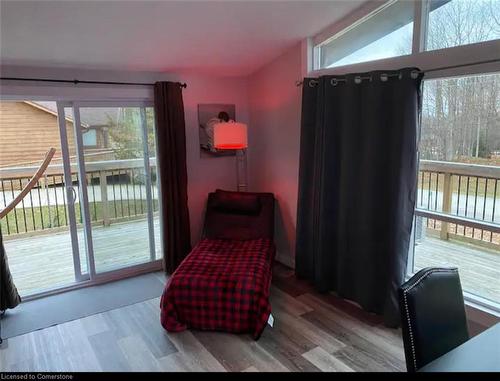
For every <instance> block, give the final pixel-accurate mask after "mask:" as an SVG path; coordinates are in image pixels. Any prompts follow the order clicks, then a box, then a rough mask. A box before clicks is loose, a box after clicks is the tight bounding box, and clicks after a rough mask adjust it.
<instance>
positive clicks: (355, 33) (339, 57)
mask: <svg viewBox="0 0 500 381" xmlns="http://www.w3.org/2000/svg"><path fill="white" fill-rule="evenodd" d="M416 11H417V12H416ZM416 13H420V16H419V18H418V20H415V14H416ZM499 38H500V0H423V1H410V0H408V1H406V0H391V1H388V2H386V3H384V4H383V5H382V6H380V7H379V8H377V9H375V10H374V11H372V12H370V13H369V14H367V15H365V16H364V17H361V18H359V19H358V20H353V23H352V24H351V25H350V26H348V27H347V28H344V29H342V30H340V31H338V32H336V33H334V34H333V35H332V36H329V37H328V38H326V39H324V38H323V39H322V40H320V41H317V40H315V46H314V50H315V54H314V69H315V70H319V69H327V68H334V67H339V66H346V65H352V64H357V63H362V62H369V61H375V60H380V59H387V58H393V57H400V56H405V55H410V54H418V53H419V52H421V51H424V50H427V51H432V50H437V49H445V48H451V47H456V46H463V45H469V44H474V43H479V42H485V41H492V40H497V39H499Z"/></svg>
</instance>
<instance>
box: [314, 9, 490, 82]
mask: <svg viewBox="0 0 500 381" xmlns="http://www.w3.org/2000/svg"><path fill="white" fill-rule="evenodd" d="M395 1H402V0H389V1H388V2H386V3H385V4H382V5H381V4H380V3H376V2H369V3H367V4H366V5H365V6H362V7H361V8H359V9H358V10H356V11H355V12H353V13H352V14H350V15H349V16H347V17H346V18H345V19H343V20H341V21H340V22H338V23H336V24H333V25H331V26H330V27H327V28H326V29H324V30H323V31H321V32H320V33H318V34H317V35H315V36H313V37H312V38H311V43H310V44H309V46H308V49H309V50H310V52H309V54H311V57H312V60H311V61H312V62H308V63H309V65H308V66H309V67H308V68H307V74H308V75H311V76H314V77H315V76H320V75H342V74H345V73H349V72H363V71H371V70H389V69H394V67H405V66H416V67H419V68H420V69H421V70H436V68H440V67H447V66H452V65H471V66H470V67H462V68H459V69H448V70H446V69H443V70H440V71H433V72H432V73H427V74H426V78H427V79H430V78H441V77H450V76H460V75H466V74H479V73H489V72H496V71H500V65H499V63H498V62H496V63H487V64H483V65H477V63H478V62H485V61H488V62H489V61H493V60H495V59H496V60H498V53H496V52H498V51H500V39H497V40H490V41H484V42H478V43H474V44H468V45H460V46H455V47H451V48H444V49H436V50H430V51H426V50H425V42H426V35H427V29H428V22H427V21H428V15H429V12H428V9H429V4H430V0H412V2H413V5H414V18H413V40H412V51H411V54H408V55H404V56H397V57H391V58H385V59H379V60H373V61H364V62H359V63H355V64H350V65H344V66H336V67H332V68H320V67H319V45H320V44H323V43H325V42H327V41H329V40H331V39H333V38H334V37H335V36H336V35H338V34H339V33H342V32H343V31H345V30H346V29H348V28H351V27H353V26H354V25H356V24H360V23H362V22H363V21H364V20H366V19H367V18H369V17H371V15H373V14H374V13H375V12H376V11H377V10H378V9H380V8H381V7H382V6H387V5H386V4H389V3H393V2H395ZM471 57H473V58H472V59H471Z"/></svg>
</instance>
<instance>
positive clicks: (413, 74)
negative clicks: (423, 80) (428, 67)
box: [410, 70, 419, 79]
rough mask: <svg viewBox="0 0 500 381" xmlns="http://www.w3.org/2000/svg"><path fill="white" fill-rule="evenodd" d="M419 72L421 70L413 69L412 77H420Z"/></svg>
mask: <svg viewBox="0 0 500 381" xmlns="http://www.w3.org/2000/svg"><path fill="white" fill-rule="evenodd" d="M418 74H419V72H418V71H417V70H412V71H411V72H410V77H411V79H417V78H418Z"/></svg>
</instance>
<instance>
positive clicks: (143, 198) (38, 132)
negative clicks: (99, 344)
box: [0, 102, 161, 298]
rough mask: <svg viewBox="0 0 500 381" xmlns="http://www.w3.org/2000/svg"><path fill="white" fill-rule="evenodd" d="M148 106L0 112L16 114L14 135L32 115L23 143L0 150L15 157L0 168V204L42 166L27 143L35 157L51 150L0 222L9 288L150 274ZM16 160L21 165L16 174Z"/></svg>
mask: <svg viewBox="0 0 500 381" xmlns="http://www.w3.org/2000/svg"><path fill="white" fill-rule="evenodd" d="M49 103H50V104H49ZM2 106H4V104H3V103H2ZM151 106H152V105H151V104H148V103H144V102H120V103H116V102H115V103H105V102H99V103H96V102H93V103H89V102H38V103H35V102H31V103H30V102H12V104H9V105H5V107H6V108H9V110H11V111H12V113H14V112H15V113H17V114H19V113H21V114H22V115H21V114H19V115H18V117H19V118H18V119H19V121H18V122H16V123H13V126H14V125H15V126H17V127H16V128H17V130H16V131H18V133H19V131H21V130H22V129H21V130H19V123H21V122H23V123H25V122H26V121H27V120H28V119H27V115H31V114H33V115H35V114H36V115H35V116H36V117H37V118H38V119H36V120H35V119H33V122H34V125H33V126H26V129H27V132H26V136H24V135H23V137H22V138H21V136H19V138H20V139H18V141H17V142H16V147H17V148H16V149H17V151H16V152H14V151H15V150H14V151H13V148H12V147H11V146H9V145H6V143H5V144H3V142H2V144H0V149H1V152H2V160H3V159H5V160H7V159H6V158H7V156H6V154H7V153H9V152H10V151H12V152H13V153H12V155H14V156H16V155H17V156H16V157H13V158H12V160H14V161H15V162H14V161H13V162H12V163H11V164H12V165H10V164H9V163H6V165H7V166H8V168H7V167H6V166H4V165H3V164H5V163H3V164H2V165H1V166H0V178H1V185H2V189H1V191H2V193H1V197H2V200H1V201H3V203H4V207H5V206H7V205H8V204H9V201H10V200H11V199H13V198H14V197H15V196H16V195H17V194H19V193H20V192H21V190H22V188H23V186H24V185H25V184H26V183H27V182H28V180H29V176H30V175H31V174H32V172H33V171H34V170H35V169H36V168H37V166H36V164H38V163H39V162H40V161H41V159H43V157H41V158H40V156H41V155H40V154H38V155H36V153H35V152H33V153H32V152H31V151H30V150H32V146H33V143H34V142H38V144H39V145H40V149H41V147H42V146H43V147H45V148H46V149H45V148H44V150H42V151H44V152H45V151H46V150H48V149H49V148H51V147H54V148H56V155H55V156H54V159H53V160H52V161H51V163H50V164H49V166H48V168H47V170H46V171H45V173H44V176H43V177H42V178H41V179H40V180H39V181H38V183H37V185H36V187H34V188H33V189H32V190H31V191H30V192H29V193H28V195H27V197H25V198H24V199H23V202H22V203H20V204H19V205H18V207H16V208H14V209H13V210H12V212H9V213H8V214H7V215H6V216H5V218H2V220H1V221H0V222H1V224H2V233H3V234H4V237H5V246H6V250H7V254H8V256H9V259H10V263H11V270H12V273H13V277H14V281H15V282H16V283H17V285H18V288H19V289H20V291H21V294H22V295H23V296H24V297H28V298H29V297H30V296H34V295H40V294H43V293H46V292H53V291H54V290H58V289H61V288H65V287H68V286H69V287H73V286H75V285H76V286H78V284H79V283H82V282H87V283H89V282H90V283H92V282H94V281H99V282H101V281H105V280H107V279H111V278H118V277H121V276H125V275H127V274H128V273H133V272H137V271H147V270H148V269H153V268H156V267H159V266H158V263H159V261H157V260H158V259H160V257H161V256H160V247H161V245H160V228H159V205H158V200H159V197H158V188H157V176H156V160H155V156H156V155H155V152H156V147H155V135H154V124H153V122H154V115H153V108H152V107H151ZM38 114H40V115H38ZM44 118H45V119H44ZM49 119H50V120H49ZM44 120H46V122H44ZM49 122H50V123H49ZM8 123H10V122H9V121H8V120H7V119H6V121H5V123H4V120H2V126H0V127H1V130H2V135H3V136H8V135H7V133H8V131H7V130H8V129H9V127H8V126H9V125H8ZM44 123H46V124H44ZM49 124H50V126H49ZM4 130H5V131H4ZM28 130H29V131H28ZM9 131H10V130H9ZM4 132H5V134H4ZM52 135H54V136H52ZM3 141H4V142H6V140H3ZM4 146H5V147H4ZM9 147H11V148H9ZM23 147H24V148H23ZM40 149H39V150H40ZM19 155H24V158H23V160H24V161H23V163H24V162H26V163H27V165H28V164H29V165H31V166H29V165H28V167H26V168H24V167H23V168H19V163H18V161H19V160H18V159H19ZM30 155H31V156H33V158H31V156H30ZM28 156H29V157H28ZM16 160H17V161H16ZM31 162H33V163H31ZM11 167H12V168H11ZM12 176H17V177H16V178H15V179H14V178H13V177H12ZM19 176H24V177H26V178H24V177H19ZM18 177H19V178H18ZM23 181H24V182H23ZM37 200H38V201H37ZM1 209H3V207H2V208H1ZM23 229H24V230H23Z"/></svg>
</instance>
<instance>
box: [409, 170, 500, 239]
mask: <svg viewBox="0 0 500 381" xmlns="http://www.w3.org/2000/svg"><path fill="white" fill-rule="evenodd" d="M499 180H500V167H498V166H487V165H477V164H464V163H452V162H443V161H432V160H421V161H420V171H419V176H418V192H417V200H416V215H417V218H418V217H420V218H424V219H426V222H425V224H426V227H427V230H428V231H430V232H431V233H432V232H435V233H436V234H439V237H440V238H441V239H443V240H447V239H449V238H456V239H462V240H465V241H468V242H471V243H476V244H489V245H494V246H495V247H498V245H500V225H499V223H500V210H499V206H500V205H497V204H498V202H499V201H498V199H499V193H500V184H499ZM420 222H422V220H420Z"/></svg>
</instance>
